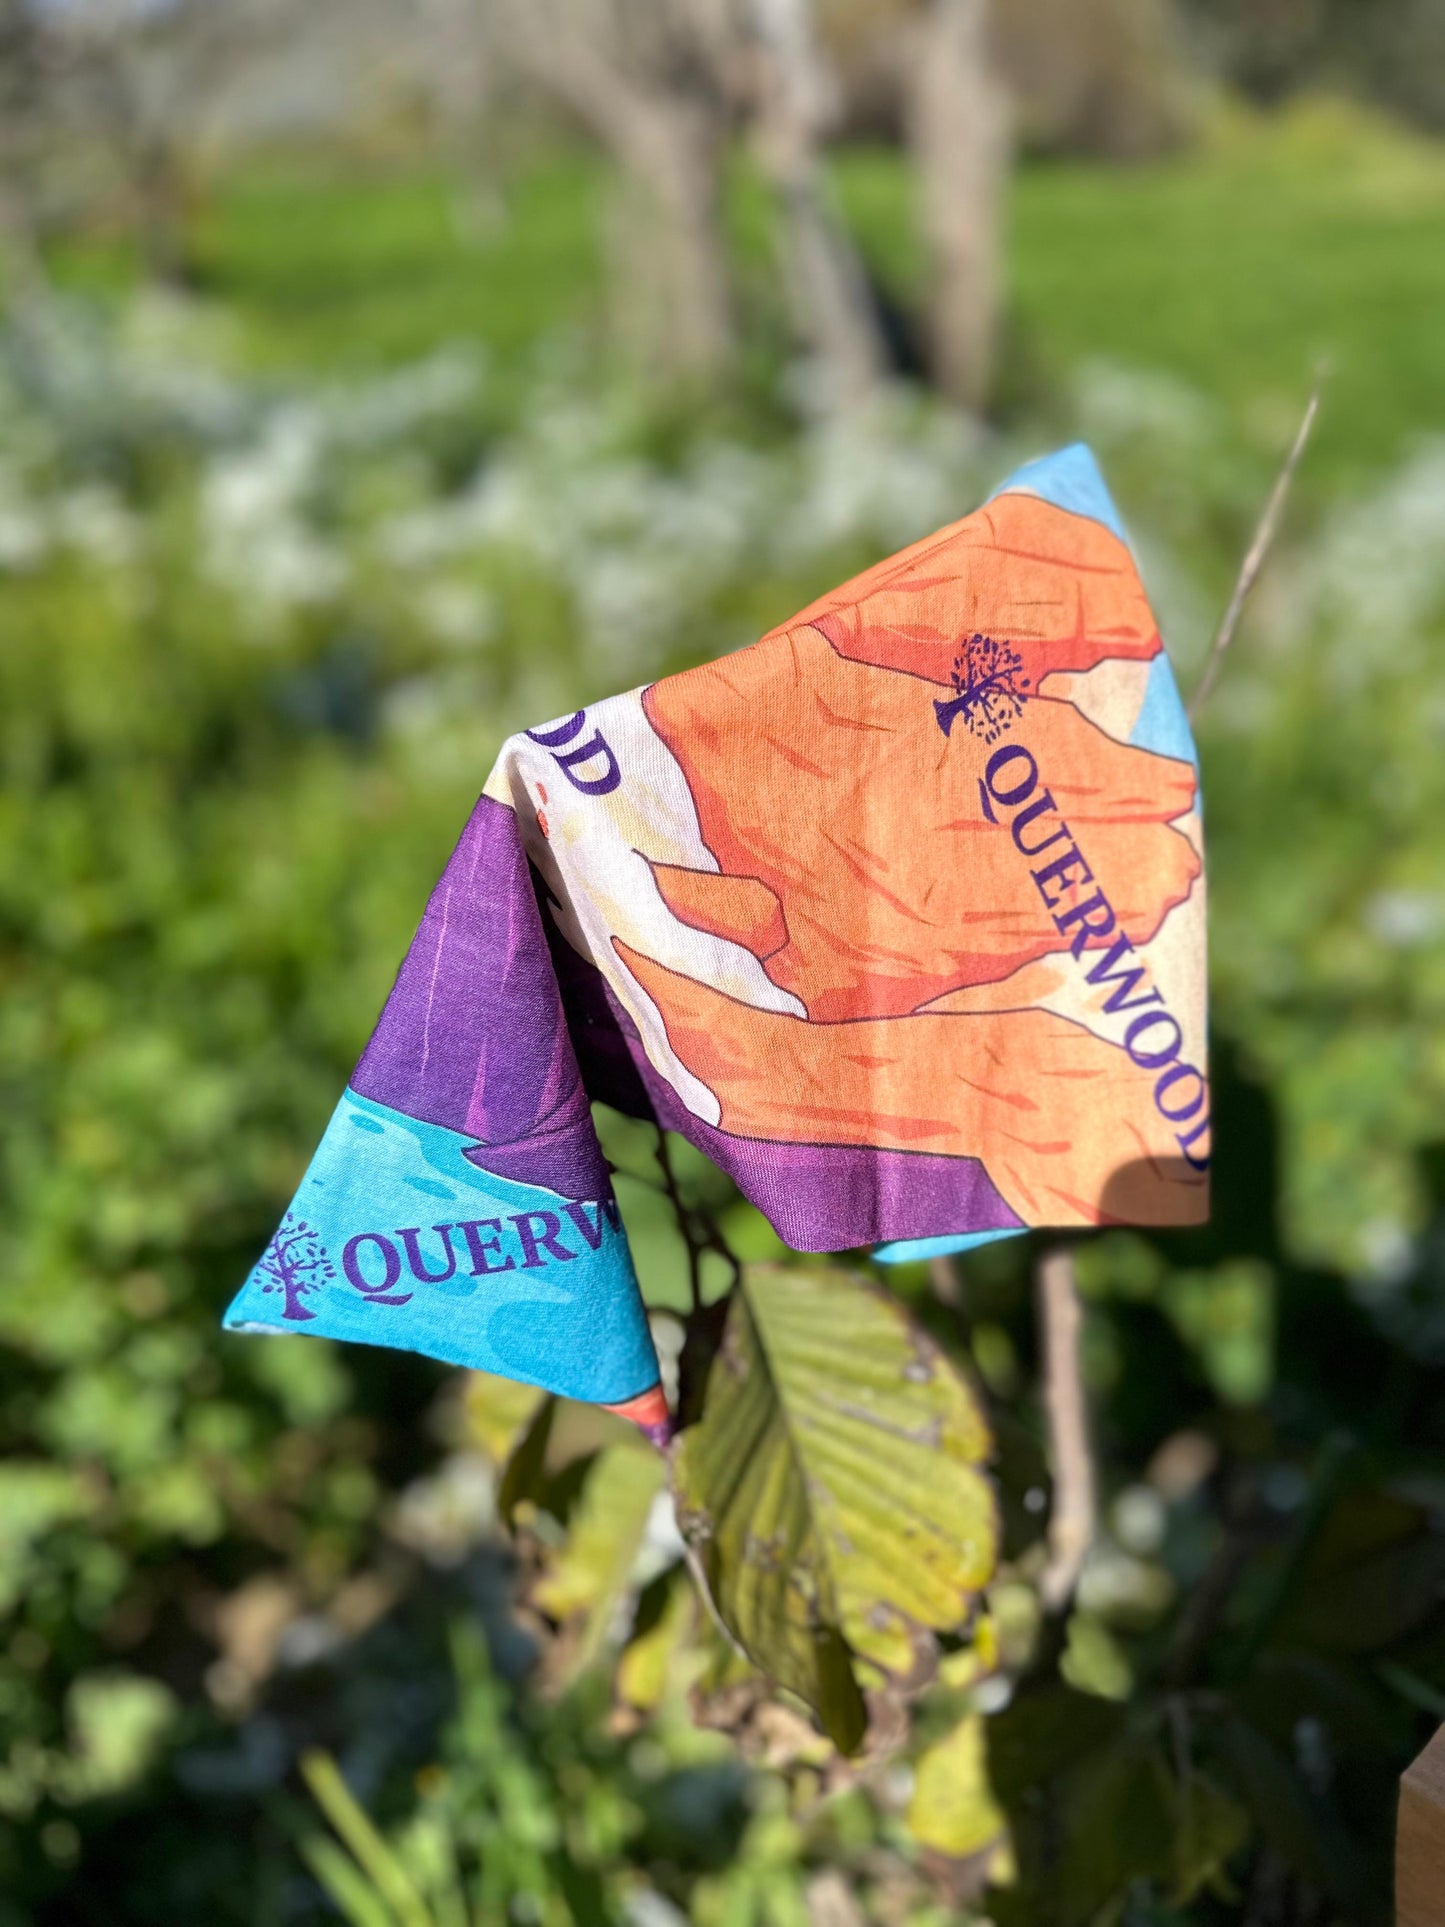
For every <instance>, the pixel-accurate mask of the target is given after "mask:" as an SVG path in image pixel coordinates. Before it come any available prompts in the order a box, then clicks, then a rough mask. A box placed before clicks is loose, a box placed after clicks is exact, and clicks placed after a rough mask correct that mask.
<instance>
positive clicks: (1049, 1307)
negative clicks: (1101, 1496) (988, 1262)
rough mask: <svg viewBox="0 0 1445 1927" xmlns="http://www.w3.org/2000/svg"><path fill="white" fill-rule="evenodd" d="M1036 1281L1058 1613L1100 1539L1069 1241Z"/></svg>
mask: <svg viewBox="0 0 1445 1927" xmlns="http://www.w3.org/2000/svg"><path fill="white" fill-rule="evenodd" d="M1035 1286H1036V1289H1037V1292H1038V1309H1039V1325H1040V1328H1041V1330H1042V1333H1043V1344H1044V1361H1043V1363H1044V1371H1043V1398H1044V1415H1045V1418H1046V1420H1047V1423H1048V1431H1049V1459H1050V1463H1051V1466H1052V1470H1053V1475H1054V1505H1053V1512H1052V1514H1051V1516H1050V1518H1049V1560H1048V1565H1047V1566H1046V1567H1045V1569H1044V1575H1043V1578H1042V1580H1041V1581H1040V1584H1039V1593H1040V1597H1041V1599H1042V1601H1043V1605H1044V1610H1045V1611H1046V1612H1048V1613H1050V1614H1058V1613H1062V1612H1063V1611H1064V1610H1065V1608H1066V1607H1067V1606H1068V1604H1069V1601H1070V1600H1071V1599H1072V1598H1073V1596H1074V1589H1075V1587H1076V1586H1077V1585H1078V1583H1079V1574H1080V1572H1081V1571H1082V1570H1083V1565H1084V1560H1085V1558H1086V1557H1087V1555H1088V1551H1089V1548H1090V1546H1091V1545H1092V1544H1093V1543H1094V1527H1095V1521H1096V1514H1097V1496H1096V1481H1095V1477H1094V1454H1093V1450H1092V1448H1091V1446H1090V1444H1089V1413H1088V1404H1087V1401H1086V1399H1085V1396H1084V1376H1083V1372H1082V1369H1081V1367H1080V1362H1079V1331H1080V1327H1081V1326H1082V1324H1083V1307H1082V1305H1081V1304H1080V1302H1079V1285H1078V1280H1077V1278H1076V1277H1075V1275H1074V1254H1073V1252H1072V1251H1070V1250H1069V1248H1068V1246H1067V1245H1053V1246H1051V1247H1050V1248H1049V1249H1047V1250H1046V1251H1045V1252H1044V1253H1043V1255H1042V1256H1041V1257H1040V1259H1039V1263H1038V1270H1037V1272H1036V1274H1035Z"/></svg>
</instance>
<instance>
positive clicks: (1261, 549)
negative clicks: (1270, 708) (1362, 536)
mask: <svg viewBox="0 0 1445 1927" xmlns="http://www.w3.org/2000/svg"><path fill="white" fill-rule="evenodd" d="M1325 373H1326V371H1325V370H1324V369H1323V368H1321V369H1320V371H1319V373H1318V374H1317V375H1316V376H1315V385H1314V387H1313V389H1312V390H1311V391H1310V398H1309V402H1308V404H1307V406H1306V408H1305V412H1304V419H1303V421H1301V423H1300V425H1299V428H1298V430H1297V431H1296V433H1295V438H1294V441H1293V443H1292V445H1291V447H1290V451H1289V453H1288V455H1286V456H1285V458H1284V466H1283V467H1282V468H1281V469H1280V471H1279V474H1278V475H1277V476H1276V477H1275V479H1274V487H1273V488H1272V489H1271V490H1270V492H1269V500H1268V501H1267V502H1266V503H1265V505H1264V513H1263V515H1261V516H1260V518H1259V525H1258V527H1257V528H1256V529H1255V531H1254V540H1253V541H1252V542H1251V543H1250V545H1249V547H1248V549H1247V550H1246V551H1245V556H1244V561H1243V562H1242V563H1241V564H1240V569H1239V576H1238V579H1237V580H1236V582H1235V585H1234V593H1233V595H1231V596H1230V598H1229V605H1228V607H1227V608H1226V609H1225V611H1224V620H1223V621H1222V622H1221V623H1220V625H1219V630H1218V633H1217V634H1216V636H1215V638H1214V642H1213V645H1212V647H1211V648H1210V651H1209V659H1208V661H1207V662H1206V663H1205V665H1204V674H1203V675H1202V676H1201V677H1200V678H1199V682H1198V684H1197V685H1196V687H1195V690H1194V694H1193V695H1192V696H1191V697H1190V698H1189V720H1190V721H1191V722H1193V720H1194V718H1195V717H1196V716H1197V715H1198V714H1199V712H1200V710H1201V709H1202V708H1203V707H1204V704H1205V702H1206V701H1207V700H1208V697H1209V692H1210V690H1211V689H1213V687H1214V684H1215V679H1216V678H1217V677H1218V675H1219V669H1220V664H1221V663H1222V662H1223V661H1224V655H1225V651H1226V650H1227V649H1228V648H1229V645H1230V643H1232V642H1233V640H1234V632H1235V630H1236V629H1237V628H1238V627H1239V618H1240V616H1241V615H1242V614H1243V611H1244V605H1245V602H1246V600H1247V599H1248V597H1249V592H1250V590H1251V589H1252V588H1253V587H1254V585H1255V583H1256V581H1257V580H1258V579H1259V572H1260V570H1261V569H1262V568H1263V567H1264V563H1265V557H1266V556H1267V555H1268V554H1269V551H1270V546H1271V544H1272V543H1273V541H1274V538H1275V535H1276V534H1277V532H1278V530H1279V520H1280V516H1281V515H1282V514H1283V512H1284V505H1285V498H1286V497H1287V496H1288V494H1289V491H1290V484H1291V483H1292V482H1293V481H1294V474H1295V470H1296V469H1297V468H1298V467H1299V464H1300V457H1301V456H1302V455H1303V454H1304V452H1305V444H1306V443H1307V442H1308V441H1309V438H1310V430H1311V429H1312V428H1313V427H1314V425H1315V416H1316V415H1317V414H1318V413H1319V408H1320V395H1321V392H1322V391H1323V388H1324V381H1325Z"/></svg>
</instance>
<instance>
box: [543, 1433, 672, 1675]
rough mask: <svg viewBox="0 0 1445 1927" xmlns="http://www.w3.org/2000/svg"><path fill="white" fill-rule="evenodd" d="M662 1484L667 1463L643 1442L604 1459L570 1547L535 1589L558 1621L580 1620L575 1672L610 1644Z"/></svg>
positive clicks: (577, 1514) (574, 1524)
mask: <svg viewBox="0 0 1445 1927" xmlns="http://www.w3.org/2000/svg"><path fill="white" fill-rule="evenodd" d="M662 1483H663V1463H662V1460H661V1458H660V1457H659V1456H658V1454H657V1453H656V1452H654V1451H652V1450H650V1449H649V1448H648V1447H647V1446H645V1445H643V1444H641V1443H640V1442H639V1443H638V1444H636V1445H634V1444H632V1443H631V1441H630V1440H624V1441H621V1442H619V1443H618V1444H616V1445H609V1446H608V1447H607V1449H606V1450H605V1451H603V1452H599V1453H598V1455H597V1458H596V1460H595V1461H594V1463H593V1465H592V1468H591V1470H590V1471H589V1472H588V1474H587V1483H586V1485H585V1487H584V1488H583V1491H582V1497H581V1499H580V1500H579V1501H578V1504H577V1507H576V1510H575V1511H574V1512H573V1514H572V1520H571V1530H570V1531H569V1533H568V1535H567V1539H566V1542H565V1544H563V1545H562V1546H561V1547H560V1548H559V1550H558V1551H557V1552H556V1554H555V1555H554V1556H553V1558H552V1560H551V1562H550V1564H549V1566H548V1568H547V1570H546V1571H545V1572H544V1573H543V1574H542V1576H541V1577H540V1578H539V1579H538V1581H537V1583H536V1585H535V1587H534V1588H533V1594H532V1596H533V1598H534V1599H535V1600H536V1602H537V1604H538V1605H539V1606H540V1607H541V1608H542V1610H543V1612H545V1613H547V1614H549V1615H550V1617H551V1618H553V1619H555V1620H558V1621H562V1622H565V1621H568V1620H580V1621H581V1636H580V1639H579V1641H578V1646H577V1651H576V1658H575V1662H574V1667H573V1670H574V1671H577V1672H580V1671H581V1670H582V1669H583V1668H584V1667H586V1666H587V1665H589V1664H590V1663H591V1661H592V1660H593V1659H595V1658H596V1657H597V1655H598V1654H599V1653H600V1651H601V1650H602V1647H603V1645H604V1644H605V1642H606V1640H607V1636H608V1633H609V1632H610V1631H611V1629H612V1625H613V1621H614V1618H615V1616H616V1611H617V1607H618V1604H619V1603H620V1601H621V1600H622V1598H623V1596H624V1594H625V1593H626V1592H627V1590H628V1588H629V1586H630V1584H631V1581H632V1576H633V1572H634V1570H635V1569H636V1566H637V1557H638V1554H639V1552H640V1551H641V1550H642V1541H643V1535H644V1534H645V1532H646V1530H647V1521H648V1517H649V1515H650V1514H651V1511H652V1505H653V1501H654V1500H655V1499H656V1497H657V1495H658V1493H659V1492H660V1491H661V1490H662Z"/></svg>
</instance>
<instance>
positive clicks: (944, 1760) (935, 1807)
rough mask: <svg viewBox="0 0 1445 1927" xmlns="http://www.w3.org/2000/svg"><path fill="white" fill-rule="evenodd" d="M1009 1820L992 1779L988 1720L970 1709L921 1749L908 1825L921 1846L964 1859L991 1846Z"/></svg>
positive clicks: (957, 1858) (956, 1858)
mask: <svg viewBox="0 0 1445 1927" xmlns="http://www.w3.org/2000/svg"><path fill="white" fill-rule="evenodd" d="M1005 1825H1006V1820H1005V1816H1004V1811H1003V1808H1002V1807H1001V1806H1000V1805H999V1803H998V1801H997V1800H996V1799H995V1798H994V1794H993V1788H992V1787H991V1786H990V1784H989V1778H988V1751H987V1745H986V1742H985V1739H984V1725H983V1720H982V1718H981V1717H980V1716H979V1715H978V1714H977V1713H966V1714H965V1715H964V1717H963V1718H962V1719H961V1720H960V1721H959V1722H958V1724H957V1726H955V1727H954V1728H953V1729H952V1730H951V1731H950V1732H948V1733H946V1734H945V1735H944V1736H943V1738H942V1739H941V1740H939V1741H938V1742H937V1743H936V1744H935V1745H933V1746H930V1747H929V1748H928V1749H927V1750H926V1751H925V1752H923V1753H921V1754H920V1755H919V1758H918V1765H917V1768H916V1770H915V1776H914V1782H913V1798H912V1800H911V1802H910V1803H909V1807H908V1819H907V1826H908V1831H909V1832H910V1833H911V1834H912V1835H913V1838H914V1839H915V1840H916V1841H917V1842H918V1844H919V1845H920V1846H921V1847H932V1848H933V1850H934V1852H935V1853H946V1854H949V1855H951V1856H952V1858H954V1859H955V1860H965V1859H967V1858H968V1856H969V1855H970V1854H974V1853H981V1852H982V1851H983V1849H984V1848H985V1847H987V1846H991V1845H992V1844H993V1842H994V1841H995V1840H997V1839H999V1837H1000V1836H1001V1835H1002V1833H1003V1830H1004V1827H1005Z"/></svg>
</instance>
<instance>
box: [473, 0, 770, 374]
mask: <svg viewBox="0 0 1445 1927" xmlns="http://www.w3.org/2000/svg"><path fill="white" fill-rule="evenodd" d="M728 11H729V10H728V8H727V6H726V4H725V0H497V4H495V5H494V8H493V14H492V19H493V29H494V32H495V33H496V35H497V38H498V42H499V52H500V54H501V57H502V60H503V61H504V63H506V64H509V65H510V66H511V67H512V68H513V70H514V71H517V72H520V73H522V74H524V75H525V76H526V78H527V79H528V80H529V81H530V82H531V83H532V84H533V85H534V86H535V87H537V88H538V90H539V91H541V92H543V93H546V94H548V95H550V96H551V97H552V99H554V100H556V101H558V102H560V103H561V104H562V105H563V106H564V107H566V108H567V109H568V110H569V111H570V112H571V113H572V114H573V115H575V116H576V118H577V119H578V120H579V121H581V122H582V124H583V125H584V126H585V127H586V128H587V129H588V131H589V132H590V133H591V134H593V135H594V136H595V138H596V139H597V140H599V141H600V142H601V143H602V145H603V146H604V147H605V148H606V149H607V150H608V152H609V153H610V154H611V155H612V157H613V159H614V160H615V161H616V162H617V164H618V168H619V171H620V173H621V176H622V183H621V188H620V191H619V196H618V202H617V204H616V206H615V207H614V210H613V220H612V240H613V244H614V246H613V252H614V288H615V298H616V303H617V306H618V309H619V312H620V313H621V314H622V315H623V317H624V318H625V320H626V322H627V325H628V330H629V332H630V333H631V334H632V335H633V337H634V341H635V345H636V346H637V348H638V349H639V350H640V352H641V353H642V354H643V355H644V356H645V357H646V359H647V361H648V362H649V364H650V365H651V366H653V367H655V368H659V369H663V370H667V371H670V372H673V373H677V374H687V375H702V376H707V375H712V374H716V373H717V372H718V371H719V370H720V368H721V367H722V365H723V364H724V362H725V361H726V360H727V359H728V357H729V356H730V355H731V352H732V346H733V314H732V301H731V275H730V271H729V263H728V254H727V245H726V237H725V234H724V229H723V221H722V165H723V158H724V152H725V144H726V139H727V134H728V129H729V124H730V118H731V109H730V104H729V99H728V93H727V87H726V65H727V60H728V55H729V51H730V40H729V24H730V23H729V19H728Z"/></svg>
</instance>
